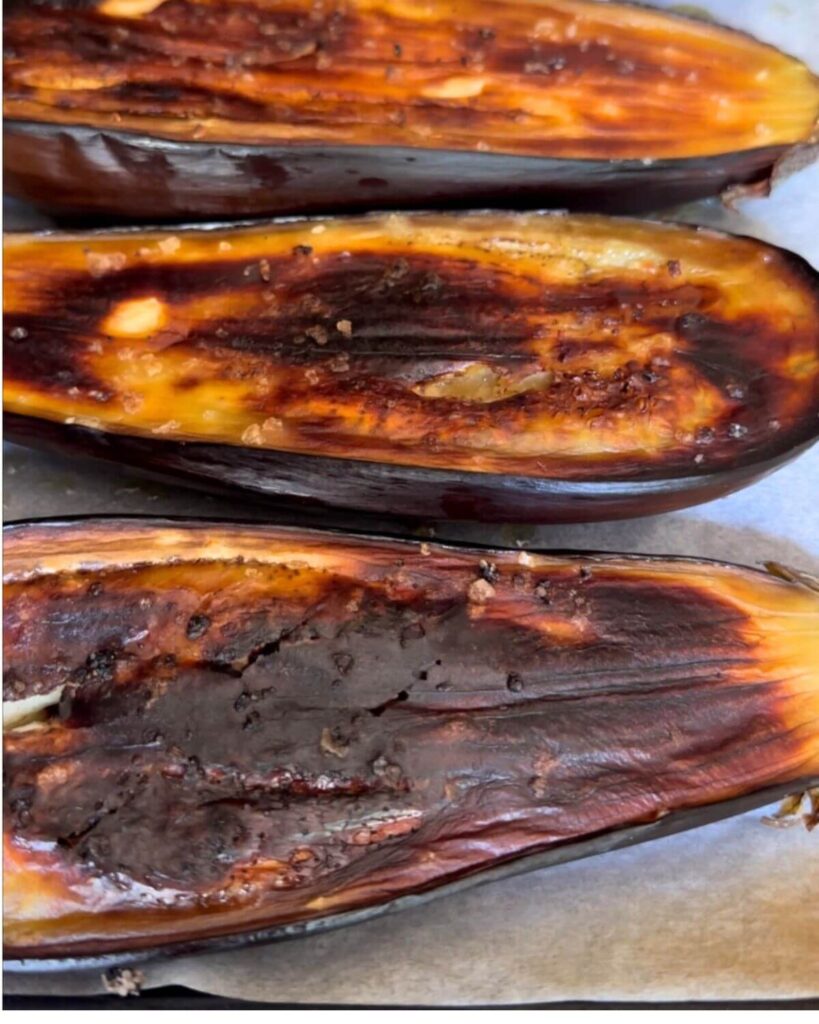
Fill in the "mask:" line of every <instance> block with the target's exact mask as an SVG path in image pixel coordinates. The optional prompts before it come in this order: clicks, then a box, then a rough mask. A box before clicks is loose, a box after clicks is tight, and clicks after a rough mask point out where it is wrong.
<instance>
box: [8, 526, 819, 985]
mask: <svg viewBox="0 0 819 1024" xmlns="http://www.w3.org/2000/svg"><path fill="white" fill-rule="evenodd" d="M778 572H779V575H773V574H770V573H765V572H761V571H756V570H752V569H746V568H741V567H737V566H730V565H725V564H719V563H713V562H698V561H695V560H690V559H679V558H677V559H674V558H661V557H627V556H619V555H605V556H593V555H582V556H580V555H577V556H558V555H551V554H543V553H529V552H520V551H515V552H510V551H496V550H489V549H484V550H476V549H470V548H457V547H444V546H438V545H432V544H427V543H421V544H419V543H417V542H415V543H410V542H401V541H397V540H388V539H383V538H381V539H379V538H366V537H349V536H343V535H340V534H332V533H324V534H322V533H319V532H307V531H300V530H287V529H283V528H276V527H271V526H266V525H250V526H246V525H241V524H236V523H221V524H220V523H207V522H204V523H203V522H200V523H191V522H189V523H182V522H173V521H162V520H154V521H151V520H138V519H137V520H133V519H132V520H128V519H107V520H96V521H95V520H85V521H82V520H80V521H75V522H63V523H34V524H28V525H18V526H15V527H12V528H10V529H8V530H7V532H6V544H5V573H6V580H5V597H4V626H5V628H4V645H5V678H4V688H5V689H4V696H5V703H4V730H5V732H4V756H5V775H6V787H5V790H6V792H5V814H4V828H5V844H6V845H5V858H4V896H5V953H6V956H7V957H11V958H17V959H25V960H29V961H31V965H32V966H34V967H36V966H37V963H38V962H48V963H50V964H52V965H53V964H54V963H55V962H57V961H59V960H60V958H71V957H93V956H97V957H100V956H106V955H108V956H114V957H116V956H123V955H126V954H129V953H130V954H132V955H139V954H140V951H141V954H142V955H150V954H151V953H155V952H156V950H157V949H160V948H163V949H164V948H171V949H173V948H174V947H175V948H176V949H180V948H181V949H192V948H196V947H197V945H200V946H201V944H202V943H203V942H206V941H208V940H213V939H218V938H220V937H222V938H224V939H225V940H226V941H228V942H236V941H239V938H240V937H241V938H245V939H246V938H248V937H257V938H258V937H260V936H263V937H276V936H282V935H287V934H294V933H298V932H299V931H304V930H310V929H315V928H320V927H326V926H328V925H331V924H338V923H340V922H344V921H349V920H351V919H355V918H356V917H357V916H358V917H360V916H361V915H364V914H368V913H374V912H377V911H379V910H383V909H385V908H387V907H391V906H394V905H399V906H400V905H402V903H404V904H405V903H407V902H411V901H412V900H413V899H420V898H422V897H424V896H429V895H431V894H434V893H438V892H441V891H447V890H448V887H451V886H452V885H453V884H467V882H476V881H480V880H481V879H485V878H488V877H493V876H495V875H497V874H498V873H499V872H500V873H503V871H511V870H522V869H525V868H527V867H532V866H539V865H542V864H548V863H551V862H555V861H560V860H566V859H571V858H572V857H577V856H585V855H587V854H590V853H595V852H601V851H603V850H608V849H612V848H614V847H616V846H618V845H622V844H623V843H630V842H634V841H637V840H640V839H646V838H651V837H653V836H654V835H658V834H663V833H666V832H669V831H673V830H675V829H679V828H683V827H689V826H691V825H695V824H697V823H702V822H704V821H708V820H713V819H715V818H719V817H721V816H723V815H726V814H729V813H732V812H733V811H734V810H736V809H737V807H739V806H749V805H753V804H754V803H757V804H760V803H764V802H767V801H768V800H770V798H771V794H772V793H774V792H777V791H778V792H781V791H783V790H787V789H790V790H800V789H801V788H803V787H808V786H810V785H811V784H812V783H813V782H814V781H815V780H816V778H817V774H818V773H819V592H817V590H816V589H815V583H813V582H812V581H811V580H810V579H809V578H807V577H805V578H804V579H802V578H801V577H800V576H799V575H798V574H796V573H793V572H787V571H785V570H778ZM64 962H70V961H64Z"/></svg>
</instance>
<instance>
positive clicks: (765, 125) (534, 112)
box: [4, 0, 819, 219]
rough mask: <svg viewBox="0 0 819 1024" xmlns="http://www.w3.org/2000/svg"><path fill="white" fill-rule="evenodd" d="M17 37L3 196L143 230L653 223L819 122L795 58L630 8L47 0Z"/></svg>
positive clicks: (10, 68)
mask: <svg viewBox="0 0 819 1024" xmlns="http://www.w3.org/2000/svg"><path fill="white" fill-rule="evenodd" d="M5 44H6V56H5V59H4V69H5V99H4V112H5V118H6V126H7V135H6V147H5V149H6V183H7V187H8V188H10V189H11V191H12V192H14V193H15V194H18V195H22V196H24V197H26V198H28V199H32V200H34V201H39V202H40V203H41V204H44V205H46V206H51V207H54V208H62V209H66V210H75V211H85V212H88V211H95V212H97V213H106V214H115V215H120V216H122V215H125V216H129V217H140V218H143V219H146V218H147V219H150V218H154V219H161V218H173V217H179V216H185V215H188V216H197V215H202V216H249V215H259V214H265V213H268V214H269V213H280V212H293V211H297V210H298V211H306V210H315V209H320V208H323V209H327V208H329V207H330V206H332V207H334V208H336V209H337V208H339V207H340V206H358V207H362V206H370V207H372V206H374V205H377V206H393V205H407V204H413V203H414V204H416V205H417V204H418V203H421V204H424V205H428V204H429V202H430V200H431V199H435V200H436V201H447V200H454V201H461V202H463V201H468V202H472V203H475V202H476V201H486V200H491V199H494V200H499V199H501V198H502V199H504V200H505V201H507V202H515V201H517V202H526V201H528V202H531V199H532V197H533V196H534V195H535V194H539V196H540V201H542V197H543V195H544V194H549V195H550V199H551V201H552V202H553V203H562V202H571V203H574V204H579V205H584V204H586V205H589V204H591V205H592V206H596V207H597V208H601V207H605V208H610V209H618V208H619V209H620V210H623V209H629V210H639V209H643V210H645V209H649V208H651V207H652V206H654V207H655V208H656V207H657V206H658V205H660V204H661V203H662V202H663V201H664V202H665V203H666V204H668V203H671V202H675V201H676V202H680V201H682V200H683V199H687V198H693V197H695V196H699V195H705V194H709V193H714V192H717V191H719V189H720V188H722V187H723V186H724V185H726V184H728V183H729V182H732V181H745V180H749V179H753V178H755V177H758V176H759V175H761V174H763V173H764V172H765V171H766V170H768V169H770V167H771V166H772V164H773V163H774V162H775V160H776V159H777V158H778V157H779V156H781V155H782V154H783V153H784V152H785V151H786V150H787V149H788V148H790V147H792V146H794V145H798V144H800V143H804V142H807V141H809V140H810V139H811V138H812V137H813V135H814V133H815V129H816V123H817V117H819V82H818V81H817V79H816V78H815V76H813V75H812V74H811V72H810V71H809V70H808V69H807V68H806V67H805V66H804V65H803V64H802V63H800V62H799V61H797V60H795V59H793V58H791V57H788V56H786V55H784V54H782V53H780V52H778V51H777V50H775V49H774V48H772V47H770V46H766V45H763V44H761V43H759V42H758V41H756V40H754V39H752V38H750V37H749V36H746V35H743V34H741V33H738V32H733V31H730V30H728V29H725V28H722V27H719V26H717V25H714V24H706V23H703V22H699V21H695V20H692V19H686V18H680V17H677V16H674V15H670V14H667V13H663V12H659V11H652V10H649V9H646V8H641V7H638V6H632V5H627V4H619V3H607V4H598V3H589V2H583V0H576V2H575V0H552V2H549V3H543V2H538V0H518V2H488V0H487V2H484V0H471V2H467V3H459V4H458V10H457V17H456V18H455V19H453V10H452V5H451V4H449V3H446V2H445V0H432V2H429V3H424V4H410V3H396V2H393V0H350V2H346V3H344V4H339V3H327V4H323V5H320V6H318V7H317V6H316V5H315V4H314V3H312V0H287V2H286V3H284V2H280V3H274V4H265V5H256V4H254V3H245V2H232V0H231V2H225V0H208V2H201V0H200V2H197V0H167V2H164V3H163V2H161V0H160V2H151V0H146V2H144V3H133V2H131V0H90V2H85V0H84V2H82V3H65V2H62V0H59V2H57V0H49V2H40V3H37V4H29V3H19V4H16V5H12V7H11V8H10V9H9V11H8V12H7V14H6V16H5Z"/></svg>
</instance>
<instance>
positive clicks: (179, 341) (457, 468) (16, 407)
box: [5, 213, 819, 521]
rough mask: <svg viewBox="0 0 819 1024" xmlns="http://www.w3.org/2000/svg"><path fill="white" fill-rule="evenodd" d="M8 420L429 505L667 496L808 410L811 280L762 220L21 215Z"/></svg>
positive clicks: (551, 513) (802, 421)
mask: <svg viewBox="0 0 819 1024" xmlns="http://www.w3.org/2000/svg"><path fill="white" fill-rule="evenodd" d="M5 278H6V282H5V285H6V286H5V330H6V341H5V406H6V409H7V411H8V412H9V413H10V414H11V416H10V417H9V419H8V423H7V434H8V436H9V437H10V438H12V439H16V440H19V441H22V442H24V443H29V444H35V445H36V444H45V445H57V446H58V447H63V448H65V449H68V450H76V451H79V452H85V453H86V454H89V455H98V456H102V457H104V458H108V459H113V460H118V461H121V462H123V463H126V464H131V465H136V466H141V467H142V468H143V469H147V470H149V471H151V472H153V473H160V474H165V475H168V476H170V477H172V478H173V479H177V480H181V481H189V482H195V483H199V484H200V485H205V486H221V487H234V488H236V487H238V488H244V489H247V490H250V491H254V492H256V493H257V494H260V495H265V496H273V497H276V498H277V499H281V498H285V499H292V498H298V499H299V500H302V501H303V500H306V499H310V500H312V501H313V502H318V503H320V504H323V505H325V506H340V507H344V508H355V509H359V510H364V511H371V512H377V513H389V514H394V515H396V514H403V515H407V516H420V517H435V518H440V517H450V518H478V519H483V520H508V521H525V520H529V521H538V520H540V521H549V520H552V521H557V520H567V519H569V520H571V519H575V520H577V519H600V518H607V517H616V516H624V515H640V514H648V513H651V512H660V511H663V510H665V509H668V508H674V507H679V506H682V505H686V504H691V503H694V502H696V501H701V500H703V499H706V498H711V497H715V496H717V495H720V494H724V493H726V492H727V491H730V490H732V489H734V488H736V487H738V486H740V485H741V484H743V483H746V482H748V481H749V480H751V479H754V478H755V477H758V476H760V475H761V474H762V473H763V472H766V471H767V470H769V469H770V468H772V467H773V466H774V465H776V464H777V463H779V462H781V461H783V460H785V459H787V458H788V457H790V456H792V455H794V454H795V453H796V452H797V451H799V450H801V448H803V447H804V446H805V445H806V444H808V443H810V442H811V441H812V440H814V439H815V437H816V436H817V432H819V421H817V415H818V414H819V288H817V275H816V273H815V272H814V271H813V270H812V269H811V268H810V267H809V266H808V265H807V264H806V263H804V262H803V261H801V260H799V259H798V258H797V257H795V256H792V255H790V254H787V253H785V252H782V251H781V250H778V249H774V248H772V247H770V246H768V245H764V244H762V243H760V242H757V241H752V240H750V239H741V238H734V237H730V236H727V235H722V234H718V233H715V232H713V231H705V230H699V229H696V228H689V227H680V226H675V225H670V224H663V223H652V222H641V221H633V220H628V219H610V218H605V217H599V216H592V215H586V216H583V215H577V216H573V217H570V216H560V215H549V214H491V213H478V214H474V213H473V214H463V213H462V214H451V213H450V214H414V215H404V214H377V215H371V216H369V217H360V218H347V219H332V218H331V219H323V220H322V219H316V220H292V221H280V222H277V223H272V224H263V225H256V226H249V227H224V226H223V227H219V228H214V229H207V228H202V229H189V230H179V231H176V232H173V233H167V232H157V231H150V232H143V231H126V232H117V233H90V234H81V235H61V234H53V235H33V236H32V235H13V236H8V237H7V240H6V247H5Z"/></svg>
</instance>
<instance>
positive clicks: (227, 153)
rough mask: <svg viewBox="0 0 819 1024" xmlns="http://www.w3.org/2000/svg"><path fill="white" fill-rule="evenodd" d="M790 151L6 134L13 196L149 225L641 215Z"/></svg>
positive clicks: (738, 179)
mask: <svg viewBox="0 0 819 1024" xmlns="http://www.w3.org/2000/svg"><path fill="white" fill-rule="evenodd" d="M789 148H790V147H787V146H765V147H760V148H758V149H750V150H743V151H740V152H735V153H723V154H718V155H715V156H706V157H693V158H687V159H667V160H654V161H645V162H644V161H642V160H614V159H613V160H576V159H551V158H546V157H534V156H514V155H507V154H500V153H480V152H459V151H456V150H421V149H413V148H410V147H406V148H399V147H392V146H383V147H375V146H350V145H347V146H327V145H325V146H313V145H304V146H292V145H291V146H287V145H276V146H273V145H237V144H233V143H218V144H217V143H211V142H176V141H171V140H166V139H160V138H153V137H150V136H140V135H137V134H134V133H129V132H118V131H110V130H109V129H102V128H91V127H83V126H71V125H58V124H55V125H51V124H45V123H37V122H26V121H12V120H7V121H6V122H5V127H4V169H5V187H6V190H7V192H9V193H10V194H11V195H13V196H16V197H18V198H20V199H25V200H27V201H28V202H31V203H33V204H35V205H36V206H38V207H39V208H40V209H43V210H46V211H49V212H52V213H54V214H56V215H64V216H71V215H80V214H82V215H84V216H86V217H88V216H97V217H100V218H114V219H117V218H119V219H120V220H123V219H125V220H132V221H136V222H148V221H151V222H153V223H157V222H158V221H173V220H179V219H185V220H188V221H199V220H207V219H209V218H213V217H219V218H221V217H225V218H242V217H257V216H263V215H268V214H283V213H314V212H327V211H331V210H335V211H338V210H364V209H371V210H374V209H390V208H394V207H404V208H407V209H420V208H429V207H430V206H434V205H446V206H449V207H461V206H463V207H466V206H475V205H480V204H482V203H485V202H491V203H492V204H493V205H495V206H499V207H512V208H516V207H517V208H524V207H527V206H533V205H534V206H537V205H549V206H551V207H553V208H555V207H565V208H567V209H573V210H598V211H601V212H611V213H616V212H620V213H645V212H647V211H650V210H656V209H661V208H663V207H668V206H673V205H676V204H679V203H685V202H690V201H692V200H695V199H701V198H703V197H705V196H710V195H716V194H718V193H719V192H721V191H723V189H725V188H726V187H727V186H729V185H733V184H747V183H751V182H755V181H759V180H762V179H764V177H765V176H766V175H767V174H768V173H769V172H770V170H771V168H772V167H773V165H774V164H775V163H776V161H777V160H778V159H779V158H780V157H782V156H783V155H784V154H785V153H786V152H787V151H788V149H789Z"/></svg>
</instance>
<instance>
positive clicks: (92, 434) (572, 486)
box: [4, 413, 816, 523]
mask: <svg viewBox="0 0 819 1024" xmlns="http://www.w3.org/2000/svg"><path fill="white" fill-rule="evenodd" d="M4 429H5V436H6V439H7V440H9V441H14V442H16V443H18V444H22V445H26V446H27V447H30V448H37V449H41V450H45V451H56V452H59V453H60V454H63V455H68V456H70V457H72V458H75V457H77V456H79V457H86V458H92V459H96V460H102V461H103V462H107V463H114V464H118V465H122V466H128V467H130V468H134V469H137V470H139V471H140V472H142V473H145V474H147V475H148V476H150V477H152V478H154V479H158V480H164V481H168V482H170V483H173V484H184V485H186V486H189V487H195V488H198V489H201V490H206V491H209V492H211V493H212V492H217V493H225V494H228V495H234V496H237V497H240V496H242V497H244V498H246V499H247V498H251V499H256V500H262V501H264V502H269V503H272V504H275V505H276V506H277V507H279V508H283V509H287V508H304V507H305V506H309V507H311V508H314V509H335V510H355V511H357V512H363V513H370V514H382V515H383V514H386V515H390V516H396V517H401V518H407V519H449V520H465V521H470V520H472V521H480V522H490V523H586V522H599V521H606V520H612V519H629V518H635V517H639V516H648V515H656V514H659V513H661V512H670V511H673V510H675V509H679V508H685V507H688V506H690V505H696V504H699V503H701V502H705V501H712V500H714V499H715V498H721V497H723V496H724V495H726V494H730V493H732V492H733V491H736V490H739V489H740V488H742V487H745V486H747V485H748V484H750V483H753V482H754V481H755V480H759V479H761V478H762V477H764V476H767V474H768V473H770V472H772V471H773V470H775V469H777V468H778V467H779V466H782V465H784V464H785V463H786V462H790V461H791V460H792V459H794V458H796V457H797V456H798V455H800V454H801V453H802V452H804V451H806V450H807V449H808V448H809V447H810V446H811V445H812V444H813V443H814V442H815V441H816V436H815V430H814V427H813V424H810V425H809V430H810V432H811V433H810V434H808V428H806V436H805V437H804V438H802V439H800V442H799V443H798V444H796V445H795V446H794V447H793V448H790V449H789V450H787V451H780V452H777V453H776V454H768V455H767V456H766V457H763V458H761V459H759V461H752V462H748V463H745V464H737V465H735V466H733V467H732V468H730V469H727V470H725V469H722V470H718V471H715V472H694V473H690V474H688V475H685V476H674V477H669V478H657V479H641V480H628V479H625V480H601V481H596V480H550V479H542V478H536V477H524V476H513V475H506V474H497V473H469V472H462V471H457V470H441V469H428V468H425V467H413V466H401V465H388V464H385V463H377V462H364V461H357V460H353V459H339V458H331V457H325V456H317V455H302V454H296V453H290V452H279V451H273V450H265V449H259V448H239V447H237V446H233V445H224V444H203V443H199V442H190V441H187V442H186V441H167V440H159V439H153V438H143V437H135V436H127V435H125V434H113V433H107V432H103V431H100V430H92V429H89V428H87V427H81V426H77V425H76V424H74V425H70V426H69V425H65V424H62V423H55V422H51V421H49V420H44V419H40V418H37V417H29V416H20V415H17V414H15V413H6V414H5V416H4Z"/></svg>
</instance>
